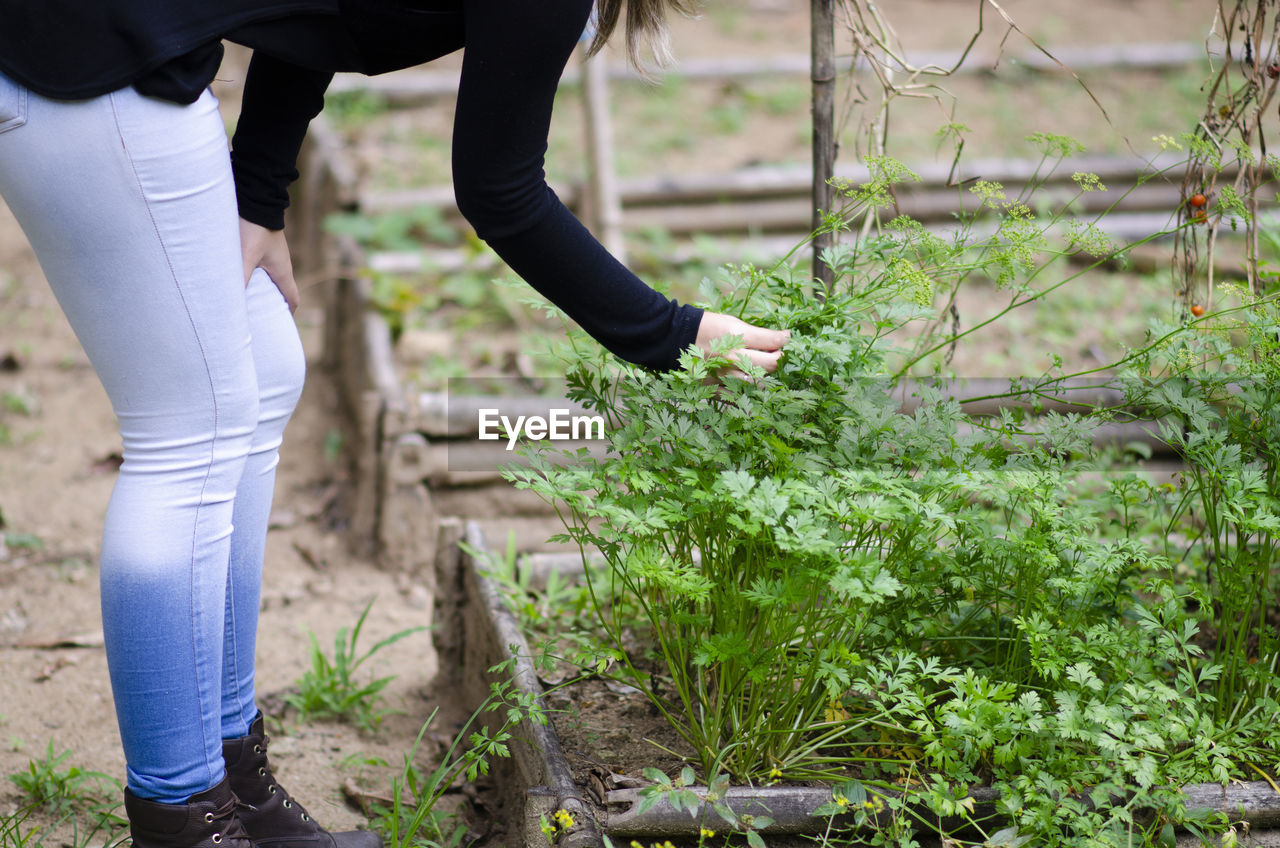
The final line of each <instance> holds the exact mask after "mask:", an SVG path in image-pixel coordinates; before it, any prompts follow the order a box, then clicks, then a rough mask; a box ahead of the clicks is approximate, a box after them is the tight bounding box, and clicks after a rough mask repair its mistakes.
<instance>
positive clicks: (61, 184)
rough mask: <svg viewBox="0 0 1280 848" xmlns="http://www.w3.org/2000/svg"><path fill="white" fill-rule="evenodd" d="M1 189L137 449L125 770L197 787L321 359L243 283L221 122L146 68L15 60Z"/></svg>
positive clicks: (217, 769)
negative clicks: (310, 374)
mask: <svg viewBox="0 0 1280 848" xmlns="http://www.w3.org/2000/svg"><path fill="white" fill-rule="evenodd" d="M0 196H3V198H4V201H5V203H6V204H7V205H8V206H9V208H10V209H11V210H12V211H13V213H14V215H15V216H16V217H17V219H18V221H19V223H20V224H21V225H22V228H23V230H24V231H25V232H26V235H27V238H28V240H29V241H30V242H31V245H32V247H33V248H34V249H35V252H36V255H37V256H38V257H39V260H40V264H41V266H42V267H43V269H44V272H45V275H46V276H47V277H48V279H49V284H50V286H51V287H52V289H53V292H54V295H55V296H56V297H57V299H58V302H59V304H60V305H61V306H62V309H63V311H64V312H65V313H66V316H67V319H68V320H69V322H70V324H71V326H72V328H73V329H74V330H75V332H76V335H77V336H78V337H79V340H80V343H81V345H82V346H83V347H84V350H85V352H86V353H87V354H88V356H89V359H90V361H91V362H92V363H93V367H94V369H95V371H96V372H97V374H98V378H99V379H100V380H101V381H102V384H103V386H104V387H105V388H106V391H107V395H108V396H109V397H110V399H111V404H112V407H113V408H114V410H115V414H116V417H117V419H118V421H119V426H120V435H121V438H122V441H123V445H124V450H123V456H124V463H123V465H122V466H121V468H120V476H119V479H118V481H117V482H116V486H115V490H114V492H113V493H112V495H111V501H110V504H109V506H108V508H107V514H106V520H105V524H104V529H103V539H102V560H101V584H102V621H103V630H104V635H105V639H106V653H107V662H108V666H109V669H110V676H111V688H112V693H113V696H114V699H115V707H116V718H117V721H118V722H119V726H120V736H121V740H122V742H123V744H124V754H125V760H126V764H127V778H128V786H129V789H130V790H131V791H132V792H133V793H134V794H136V795H138V796H139V797H142V798H147V799H152V800H156V801H159V802H161V803H180V802H183V801H185V800H186V799H187V798H189V797H190V796H191V795H193V794H195V793H198V792H202V791H204V790H206V789H209V788H211V787H212V786H214V785H215V784H217V783H218V782H219V781H220V780H221V779H222V777H223V775H224V773H225V771H224V768H223V762H222V740H223V739H224V738H225V739H231V738H236V737H240V736H244V735H246V734H247V733H248V730H249V725H250V723H251V722H252V720H253V718H254V716H255V714H256V711H257V707H256V706H255V704H254V679H253V678H254V647H255V634H256V631H257V626H258V605H259V598H260V593H261V584H262V563H263V555H264V550H265V545H266V533H267V518H268V513H269V512H270V509H271V493H272V488H273V485H274V481H275V469H276V464H277V458H278V453H277V450H278V448H279V446H280V439H281V435H282V433H283V432H284V428H285V424H286V423H287V422H288V420H289V416H290V415H291V414H292V412H293V408H294V406H295V405H296V403H297V400H298V396H299V395H300V393H301V391H302V381H303V373H304V360H303V353H302V346H301V343H300V341H299V338H298V331H297V328H296V327H295V325H294V323H293V318H292V316H291V315H290V313H289V309H288V306H287V305H286V304H285V301H284V298H283V297H282V296H281V295H280V293H279V292H278V291H277V290H276V288H275V286H274V285H273V284H272V282H271V280H270V278H268V277H267V275H266V274H265V273H264V272H263V271H261V269H259V270H258V271H256V272H255V273H254V275H253V277H252V279H251V281H250V283H249V285H248V287H247V288H246V286H245V284H244V274H243V270H242V264H241V258H240V236H239V223H238V216H237V212H236V200H235V191H234V187H233V184H232V177H231V166H230V159H229V156H228V152H227V137H226V130H225V128H224V126H223V122H222V118H221V116H220V115H219V113H218V109H217V102H216V100H215V98H214V96H213V94H212V93H210V92H205V94H204V95H203V96H202V97H201V98H200V99H199V100H198V101H197V102H196V103H194V104H192V105H190V106H180V105H176V104H173V103H168V102H165V101H161V100H156V99H152V98H147V97H143V96H141V95H139V94H138V93H137V92H136V91H134V90H133V89H132V88H127V89H121V90H119V91H116V92H113V93H111V94H108V95H105V96H103V97H97V98H93V99H89V100H78V101H55V100H49V99H46V98H43V97H40V96H38V95H36V94H35V93H34V92H29V91H27V90H26V89H24V88H22V87H21V86H19V85H17V84H16V83H14V82H13V81H12V80H10V79H8V78H7V77H5V76H3V75H0Z"/></svg>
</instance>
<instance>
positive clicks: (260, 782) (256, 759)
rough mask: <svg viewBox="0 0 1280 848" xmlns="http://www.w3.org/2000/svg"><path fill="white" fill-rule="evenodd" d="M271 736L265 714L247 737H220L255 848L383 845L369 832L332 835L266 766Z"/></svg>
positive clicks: (372, 847) (371, 847)
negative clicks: (264, 717) (269, 736)
mask: <svg viewBox="0 0 1280 848" xmlns="http://www.w3.org/2000/svg"><path fill="white" fill-rule="evenodd" d="M269 741H270V740H268V738H267V735H266V733H265V731H264V729H263V723H262V713H258V717H257V718H255V719H254V721H253V725H252V726H251V727H250V728H249V735H248V736H244V737H241V738H240V739H224V740H223V741H222V759H223V760H224V761H225V762H226V764H227V778H228V779H229V780H230V781H231V788H232V790H233V791H234V792H235V793H236V797H238V798H239V799H240V801H241V802H242V803H243V804H245V805H247V806H245V807H241V809H240V821H242V822H243V823H244V827H245V830H247V831H248V833H249V837H250V838H251V839H252V840H253V844H254V846H255V848H382V837H380V836H378V834H376V833H374V832H373V831H369V830H351V831H345V832H342V833H329V832H328V831H327V830H325V829H324V828H322V827H320V825H318V824H316V822H315V820H314V819H312V818H311V816H309V815H308V814H307V811H306V810H304V809H303V808H302V806H301V805H300V804H299V803H298V802H297V801H295V800H293V798H291V797H290V796H289V793H288V792H285V791H284V789H282V788H281V787H280V784H278V783H276V779H275V778H274V777H273V776H272V775H271V766H269V765H268V764H267V743H268V742H269Z"/></svg>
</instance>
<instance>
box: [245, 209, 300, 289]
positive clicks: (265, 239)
mask: <svg viewBox="0 0 1280 848" xmlns="http://www.w3.org/2000/svg"><path fill="white" fill-rule="evenodd" d="M240 255H241V258H242V259H243V260H244V282H245V285H248V284H249V277H251V276H252V275H253V272H254V269H255V268H261V269H262V270H264V271H266V272H267V276H269V277H270V278H271V281H272V282H273V283H275V284H276V288H278V289H279V290H280V294H281V295H283V296H284V299H285V302H286V303H288V304H289V311H290V312H294V311H296V310H297V308H298V300H299V298H298V283H297V281H296V280H294V278H293V259H292V257H290V255H289V242H288V241H286V240H285V237H284V230H268V229H267V228H266V227H263V226H261V225H259V224H254V223H252V222H250V221H246V220H245V219H244V218H241V219H240Z"/></svg>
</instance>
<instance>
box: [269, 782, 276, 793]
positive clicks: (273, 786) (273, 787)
mask: <svg viewBox="0 0 1280 848" xmlns="http://www.w3.org/2000/svg"><path fill="white" fill-rule="evenodd" d="M267 791H268V792H270V793H271V794H272V795H274V794H276V785H275V784H274V783H273V784H271V785H270V786H268V787H267Z"/></svg>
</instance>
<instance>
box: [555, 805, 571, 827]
mask: <svg viewBox="0 0 1280 848" xmlns="http://www.w3.org/2000/svg"><path fill="white" fill-rule="evenodd" d="M555 818H556V822H557V823H558V824H559V825H560V827H562V828H564V829H565V830H568V829H569V828H571V827H573V816H571V815H569V811H568V810H556V816H555Z"/></svg>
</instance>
